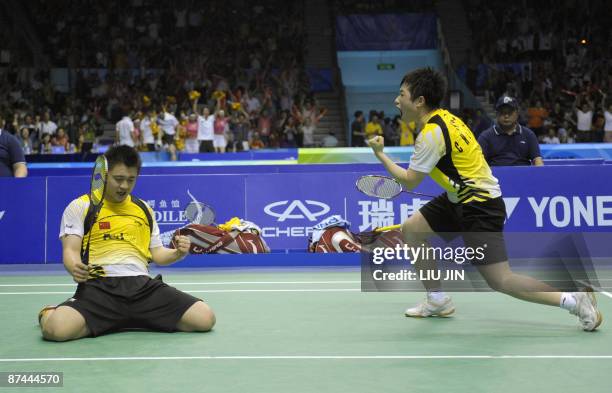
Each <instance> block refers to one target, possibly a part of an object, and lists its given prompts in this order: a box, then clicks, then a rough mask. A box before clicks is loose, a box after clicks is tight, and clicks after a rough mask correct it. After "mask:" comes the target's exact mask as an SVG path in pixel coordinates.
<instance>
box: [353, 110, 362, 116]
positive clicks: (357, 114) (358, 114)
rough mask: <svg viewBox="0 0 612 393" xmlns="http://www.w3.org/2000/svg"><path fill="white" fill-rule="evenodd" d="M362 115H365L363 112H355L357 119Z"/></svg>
mask: <svg viewBox="0 0 612 393" xmlns="http://www.w3.org/2000/svg"><path fill="white" fill-rule="evenodd" d="M361 115H363V112H362V111H357V112H355V117H359V116H361Z"/></svg>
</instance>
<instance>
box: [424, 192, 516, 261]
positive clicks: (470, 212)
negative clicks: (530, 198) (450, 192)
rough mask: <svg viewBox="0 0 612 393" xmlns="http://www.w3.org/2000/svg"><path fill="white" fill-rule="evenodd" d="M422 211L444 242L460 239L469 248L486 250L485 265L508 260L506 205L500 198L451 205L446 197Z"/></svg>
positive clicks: (440, 197)
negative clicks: (459, 237)
mask: <svg viewBox="0 0 612 393" xmlns="http://www.w3.org/2000/svg"><path fill="white" fill-rule="evenodd" d="M419 211H420V212H421V214H422V215H423V217H425V220H427V223H428V224H429V226H430V227H431V229H432V230H433V231H434V232H436V234H438V235H440V236H441V237H442V238H444V239H445V240H451V239H452V238H454V237H457V236H459V235H461V236H462V237H463V240H464V242H465V246H466V247H472V248H477V247H483V248H484V250H485V252H484V255H485V257H484V259H483V260H482V261H481V262H482V263H496V262H503V261H507V260H508V253H507V252H506V243H505V241H504V221H505V220H506V205H505V204H504V200H503V199H502V198H501V197H498V198H495V199H490V200H488V201H486V202H469V203H465V204H462V203H452V202H451V201H449V199H448V196H447V195H446V193H444V194H442V195H438V196H437V197H436V198H434V199H432V200H431V201H429V202H428V203H427V204H426V205H425V206H423V207H421V209H420V210H419ZM485 245H486V246H485ZM472 262H473V263H474V262H475V261H472Z"/></svg>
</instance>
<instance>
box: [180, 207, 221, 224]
mask: <svg viewBox="0 0 612 393" xmlns="http://www.w3.org/2000/svg"><path fill="white" fill-rule="evenodd" d="M185 218H187V220H188V221H189V222H191V223H193V224H200V225H210V224H212V223H214V222H215V212H214V210H213V209H212V208H211V207H210V206H208V205H205V204H204V203H201V202H189V204H188V205H187V207H186V208H185Z"/></svg>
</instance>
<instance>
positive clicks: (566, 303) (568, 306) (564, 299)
mask: <svg viewBox="0 0 612 393" xmlns="http://www.w3.org/2000/svg"><path fill="white" fill-rule="evenodd" d="M559 307H561V308H562V309H564V310H567V311H569V312H572V311H574V310H575V309H576V298H575V297H574V294H572V293H571V292H563V293H562V294H561V302H560V304H559Z"/></svg>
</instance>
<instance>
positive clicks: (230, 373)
mask: <svg viewBox="0 0 612 393" xmlns="http://www.w3.org/2000/svg"><path fill="white" fill-rule="evenodd" d="M163 274H164V280H165V281H166V282H168V283H170V284H173V285H175V286H176V287H177V288H179V289H182V290H185V291H186V292H189V293H192V294H193V295H195V296H198V297H201V298H203V299H205V300H206V301H207V302H208V303H209V304H210V305H211V306H212V308H213V309H214V311H215V312H216V314H217V325H216V327H215V329H214V331H213V332H211V333H204V334H198V333H173V334H164V333H154V332H136V331H130V332H124V333H116V334H111V335H107V336H103V337H99V338H95V339H90V338H88V339H82V340H78V341H73V342H68V343H51V342H45V341H43V340H42V339H41V336H40V332H39V329H38V326H37V321H36V315H37V312H38V310H39V309H40V308H41V306H43V305H45V304H54V303H58V302H61V301H63V300H65V299H66V298H67V297H70V295H71V294H72V293H73V291H74V284H73V283H71V281H70V279H69V277H67V276H66V275H58V274H53V275H48V274H47V275H33V274H27V275H19V274H17V275H15V274H12V275H3V276H0V315H1V316H2V319H1V321H2V322H1V323H2V326H1V329H2V335H1V336H0V371H61V372H63V373H64V387H63V388H47V389H42V391H63V392H83V393H85V392H107V391H108V392H113V393H115V392H147V393H153V392H182V393H189V392H241V393H251V392H266V393H281V392H283V393H286V392H291V393H293V392H334V393H335V392H338V393H340V392H539V393H544V392H555V393H557V392H582V391H585V392H586V391H588V392H589V393H593V392H610V391H612V388H611V387H610V386H611V384H610V382H609V381H608V380H607V377H608V375H607V374H608V372H610V371H612V335H611V333H610V329H612V325H610V326H608V324H607V323H606V321H605V318H606V317H610V316H612V298H610V297H608V296H609V294H608V296H607V295H604V294H599V295H598V300H599V305H600V309H601V311H602V313H603V314H604V323H603V325H602V326H601V328H600V330H599V331H597V332H594V333H586V332H583V331H582V330H580V328H579V327H578V325H577V323H576V320H575V317H573V316H571V315H569V314H568V313H567V312H566V311H563V310H560V309H557V308H553V307H545V306H539V305H535V304H528V303H524V302H521V301H518V300H514V299H511V298H509V297H506V296H504V295H500V294H497V293H457V294H454V295H453V296H454V300H455V305H456V307H457V313H456V314H455V316H454V317H452V318H446V319H408V318H405V317H404V316H403V310H404V308H406V307H407V306H409V305H412V304H414V303H415V302H416V301H418V300H419V299H420V298H421V297H422V294H419V293H362V292H360V289H359V288H360V283H359V272H358V271H356V270H352V269H349V270H347V269H344V270H331V269H318V270H316V269H310V270H294V271H289V270H276V271H273V270H259V271H256V270H249V271H245V270H224V271H203V270H200V271H187V272H186V271H182V270H181V269H173V270H164V271H163ZM0 391H2V392H4V391H7V392H10V391H15V392H26V391H41V389H40V388H37V389H34V388H10V389H9V388H0Z"/></svg>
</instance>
